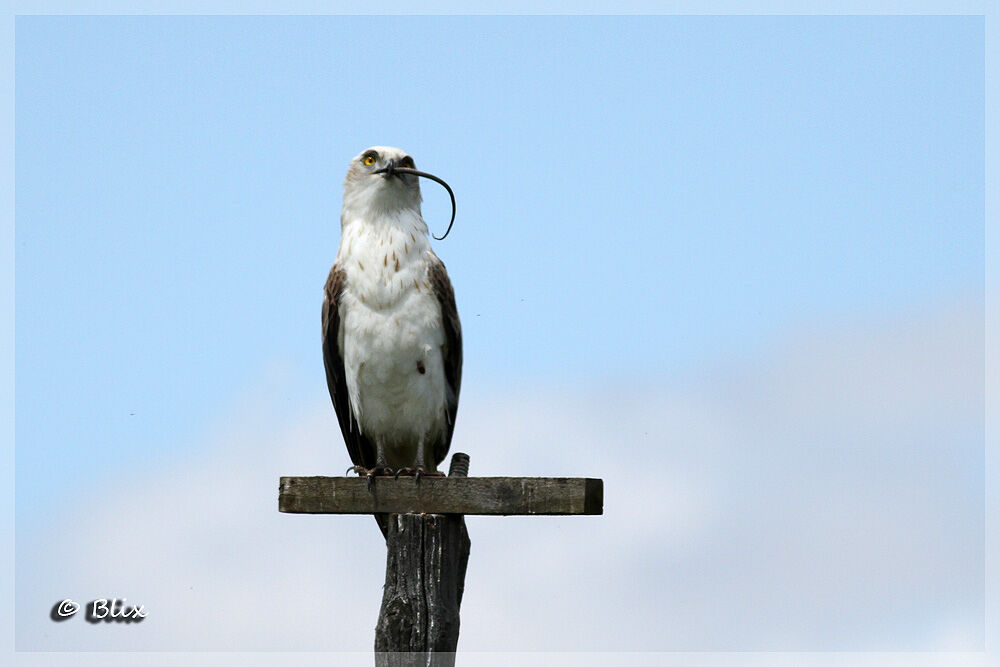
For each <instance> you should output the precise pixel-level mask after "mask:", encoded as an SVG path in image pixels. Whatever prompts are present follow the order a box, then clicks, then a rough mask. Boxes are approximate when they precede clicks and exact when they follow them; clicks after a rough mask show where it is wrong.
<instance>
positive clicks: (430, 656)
mask: <svg viewBox="0 0 1000 667" xmlns="http://www.w3.org/2000/svg"><path fill="white" fill-rule="evenodd" d="M460 457H464V465H463V464H462V460H461V459H460ZM468 459H469V457H468V456H467V455H465V454H460V453H459V454H455V456H454V457H452V461H451V471H450V472H449V473H448V476H449V477H464V476H465V473H466V472H467V471H468ZM421 483H422V482H421ZM377 484H378V483H377V482H376V485H377ZM469 547H470V542H469V533H468V531H467V530H466V528H465V517H464V516H463V515H461V514H411V513H406V514H390V515H389V534H388V538H387V541H386V551H387V553H386V564H385V587H384V589H383V593H382V608H381V610H380V611H379V617H378V624H377V625H376V626H375V664H376V665H377V666H378V667H397V666H399V667H404V666H405V667H409V666H410V665H433V666H435V667H436V666H438V665H440V666H441V667H448V666H450V665H454V664H455V651H456V649H457V648H458V630H459V608H460V606H461V604H462V591H463V590H464V589H465V570H466V566H467V565H468V563H469Z"/></svg>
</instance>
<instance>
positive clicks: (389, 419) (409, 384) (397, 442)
mask: <svg viewBox="0 0 1000 667" xmlns="http://www.w3.org/2000/svg"><path fill="white" fill-rule="evenodd" d="M387 218H388V219H384V220H380V221H378V223H376V224H372V221H371V220H368V221H365V222H361V221H355V220H351V219H349V218H347V217H345V219H344V225H343V230H342V236H341V245H340V250H339V252H338V255H337V257H338V262H339V263H340V264H341V266H342V267H343V269H344V271H345V273H346V278H347V280H346V285H345V289H344V293H343V295H342V297H341V303H340V317H341V325H340V331H339V332H338V344H339V345H340V349H341V350H342V351H343V356H344V371H345V376H346V381H347V391H348V395H349V398H350V406H351V412H352V413H353V414H354V416H355V419H356V420H357V424H358V426H359V427H360V429H361V432H362V433H365V434H366V435H368V436H369V437H371V438H373V439H376V440H381V441H382V442H383V444H384V445H385V446H386V455H387V457H388V458H390V459H392V460H390V461H389V463H390V464H391V465H392V464H393V460H395V461H397V463H396V465H402V464H403V463H399V462H405V465H409V464H410V462H412V460H413V459H412V452H413V451H415V448H416V445H417V442H418V441H419V440H421V439H423V440H424V442H425V443H429V442H430V441H431V440H432V439H433V438H435V437H436V436H437V435H438V434H440V432H441V429H442V428H444V425H445V420H446V406H445V399H446V389H445V376H444V360H443V359H442V357H441V346H442V344H443V343H444V331H443V330H442V327H441V306H440V304H439V303H438V300H437V296H436V295H435V294H434V290H433V289H432V287H431V285H430V282H429V281H428V266H429V263H430V260H431V259H432V258H433V257H434V255H433V251H432V250H431V248H430V244H429V243H428V242H427V237H426V235H425V234H426V231H425V230H426V225H425V224H424V222H423V220H422V219H420V215H419V213H416V212H414V211H411V210H403V211H399V212H396V213H393V214H391V215H389V216H387ZM418 364H419V365H421V366H422V367H423V369H424V372H423V373H420V372H419V370H418ZM427 449H428V450H431V449H432V447H428V448H427ZM407 457H409V459H407Z"/></svg>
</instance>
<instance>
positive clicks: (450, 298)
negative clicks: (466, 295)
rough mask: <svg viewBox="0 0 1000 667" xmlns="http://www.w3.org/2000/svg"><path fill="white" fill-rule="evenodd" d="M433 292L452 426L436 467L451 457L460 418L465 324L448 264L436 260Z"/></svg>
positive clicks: (431, 273) (436, 451)
mask: <svg viewBox="0 0 1000 667" xmlns="http://www.w3.org/2000/svg"><path fill="white" fill-rule="evenodd" d="M428 274H429V278H430V282H431V288H432V289H433V290H434V294H435V296H437V300H438V303H440V304H441V322H442V325H443V326H444V345H442V346H441V356H442V357H443V359H444V379H445V382H446V383H447V387H446V396H445V401H446V402H447V408H446V409H447V410H448V423H447V425H446V426H445V432H444V433H443V434H442V437H441V440H440V441H439V442H438V443H437V444H436V445H435V447H434V461H435V464H438V465H439V464H440V463H441V462H442V461H444V458H445V457H446V456H447V455H448V448H449V447H451V434H452V432H453V431H454V430H455V415H457V414H458V394H459V391H460V390H461V388H462V324H461V322H459V321H458V308H457V307H456V306H455V290H453V289H452V287H451V280H449V279H448V272H447V271H446V270H445V268H444V263H443V262H442V261H441V260H440V259H438V258H437V257H433V258H432V261H431V264H430V268H429V270H428Z"/></svg>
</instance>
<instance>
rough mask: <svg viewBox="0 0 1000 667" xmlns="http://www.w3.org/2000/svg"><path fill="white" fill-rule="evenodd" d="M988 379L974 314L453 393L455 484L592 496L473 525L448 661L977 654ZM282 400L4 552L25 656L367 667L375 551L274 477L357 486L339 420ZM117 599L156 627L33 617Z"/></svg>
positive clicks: (350, 527) (376, 590)
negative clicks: (579, 513)
mask: <svg viewBox="0 0 1000 667" xmlns="http://www.w3.org/2000/svg"><path fill="white" fill-rule="evenodd" d="M983 363H984V359H983V327H982V313H981V310H979V309H978V308H977V304H976V303H975V302H973V303H970V304H966V305H964V306H957V307H955V308H951V309H944V310H938V311H936V312H934V313H932V314H929V315H926V316H921V317H908V318H902V317H901V318H894V319H892V320H886V321H883V322H869V323H864V324H856V325H852V326H846V327H840V328H838V329H833V330H832V329H830V328H827V329H826V330H825V331H823V330H816V331H801V332H797V333H796V334H795V335H794V336H790V337H789V338H788V339H786V340H785V341H784V342H781V343H777V344H775V346H774V348H773V349H772V350H771V351H770V352H769V353H768V354H767V355H764V356H763V357H762V358H760V359H756V360H755V361H754V363H752V364H750V363H748V362H746V361H742V362H732V363H731V364H730V365H729V366H728V367H724V368H717V369H716V370H714V371H713V372H710V373H705V374H702V375H700V376H691V377H688V378H686V379H682V380H676V381H664V382H662V383H660V384H659V385H650V384H648V383H647V384H635V385H630V384H629V383H626V382H621V383H619V384H617V385H615V386H607V387H602V388H594V387H591V388H577V389H573V390H555V389H550V390H546V389H530V390H525V391H523V392H521V393H518V394H505V395H488V394H487V393H485V392H483V391H482V390H480V389H478V388H476V387H473V386H469V385H467V386H466V387H465V389H464V391H465V393H464V395H463V405H462V412H461V414H460V418H459V427H458V431H457V432H456V439H455V448H456V449H459V450H463V451H468V452H469V453H470V454H471V455H472V472H473V474H476V475H500V474H505V475H506V474H509V475H559V476H592V477H602V478H603V479H604V481H605V515H604V516H602V517H565V518H554V517H533V518H520V517H509V518H494V517H469V519H468V524H469V531H470V534H471V538H472V555H471V559H470V563H469V571H468V578H467V581H466V594H465V599H464V602H463V610H462V611H463V614H462V638H461V643H460V646H461V648H462V649H463V650H469V651H509V650H555V651H560V650H584V651H591V650H593V651H619V650H802V651H810V650H887V649H888V650H935V649H937V650H978V649H980V648H981V647H982V645H983V641H984V639H983V628H982V612H983V588H982V583H983V568H984V561H983V523H982V520H983V515H982V507H983V493H984V491H983V479H982V461H983V449H982V447H983V440H982V438H983V422H982V420H983V409H984V408H983V392H982V390H983V384H982V378H983V374H982V373H983V370H982V369H983ZM274 384H275V383H265V386H264V387H263V388H262V389H261V390H260V391H259V392H258V393H257V395H255V396H254V397H251V398H248V399H247V400H245V401H244V402H243V403H242V404H241V405H239V406H238V407H237V408H235V409H234V411H233V413H232V414H231V415H229V416H228V418H226V419H224V420H221V421H220V423H219V426H218V428H217V429H216V430H215V432H214V433H212V434H211V435H209V436H206V441H205V443H204V446H203V447H202V448H201V450H200V452H201V453H200V454H198V455H195V456H191V457H188V458H185V459H184V460H177V461H174V462H172V463H171V464H169V465H163V466H160V467H159V468H158V469H156V470H150V471H145V472H136V473H134V474H132V475H129V476H128V479H127V480H114V481H113V483H114V484H115V488H116V489H117V490H116V492H115V493H114V495H113V496H110V497H106V498H105V499H103V500H97V501H94V502H89V503H82V504H81V505H80V506H78V507H73V508H64V509H65V511H64V512H63V513H62V514H61V515H60V516H57V517H47V518H44V519H43V518H41V517H40V518H39V521H38V525H37V526H35V527H34V528H33V530H31V531H22V533H24V532H27V533H30V535H29V536H28V537H25V538H23V539H21V541H20V542H19V543H18V545H17V549H18V573H17V574H18V578H17V584H18V590H17V603H18V607H17V647H18V648H19V649H22V650H126V649H127V650H183V651H188V650H235V649H239V650H250V651H257V650H327V651H329V650H334V651H339V650H344V651H361V652H365V651H368V650H369V649H370V647H371V644H372V639H373V628H374V625H375V620H376V617H377V614H378V606H379V602H380V600H379V598H380V595H381V585H382V579H383V573H384V547H383V546H382V544H381V538H380V535H379V533H378V530H377V528H376V526H375V524H374V521H372V520H371V519H370V518H368V517H319V516H295V515H281V514H279V513H278V512H277V480H278V477H279V476H280V475H306V474H342V472H343V468H344V467H346V465H347V463H346V454H345V452H344V451H343V445H342V444H341V442H340V438H339V434H338V432H337V425H336V421H335V419H334V416H333V412H332V409H331V408H330V407H329V406H328V405H327V404H326V403H325V402H324V401H321V400H320V399H319V398H317V401H316V402H315V404H313V405H310V406H307V407H306V408H305V409H304V410H303V412H302V413H301V414H297V415H284V416H283V417H281V418H275V417H274V414H273V412H272V411H270V410H269V409H268V407H267V406H268V405H269V404H270V403H271V401H272V400H273V399H274V397H275V396H277V395H279V394H280V393H281V387H280V386H279V387H275V386H274ZM278 384H280V383H278ZM269 415H270V416H269ZM109 481H111V480H101V482H102V485H101V487H100V489H95V493H96V492H97V491H98V490H102V489H103V490H106V489H107V488H108V487H107V483H108V482H109ZM95 497H96V496H95ZM114 595H117V596H119V597H121V596H125V597H127V598H128V599H129V600H130V601H134V602H141V603H143V604H144V605H145V606H146V608H147V609H148V610H149V618H148V619H147V620H146V621H144V622H143V623H141V624H138V625H131V626H119V625H114V626H107V625H101V626H97V627H94V626H91V625H89V624H87V623H85V622H83V620H82V619H79V618H74V619H71V620H70V621H67V622H63V623H59V624H56V623H53V622H51V621H50V620H49V618H48V611H49V608H50V607H51V605H52V604H53V603H54V602H55V601H57V600H59V599H62V598H63V597H67V596H68V597H73V598H74V599H78V600H80V601H86V600H88V599H91V598H93V597H99V596H114ZM650 664H654V663H650ZM656 664H662V663H656ZM949 664H956V663H949Z"/></svg>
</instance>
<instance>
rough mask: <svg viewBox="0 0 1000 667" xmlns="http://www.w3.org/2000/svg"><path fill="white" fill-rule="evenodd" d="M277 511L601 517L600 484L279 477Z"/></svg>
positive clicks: (542, 479) (577, 479) (521, 479)
mask: <svg viewBox="0 0 1000 667" xmlns="http://www.w3.org/2000/svg"><path fill="white" fill-rule="evenodd" d="M278 509H279V510H280V511H281V512H289V513H298V514H372V513H375V512H384V513H389V514H475V515H503V516H510V515H571V514H590V515H594V514H602V513H603V511H604V482H603V480H600V479H590V478H586V477H423V478H422V479H421V480H420V482H417V481H416V480H414V479H413V478H412V477H401V478H399V479H393V478H391V477H385V478H382V477H380V478H376V481H375V487H374V490H369V488H368V482H367V480H364V479H361V478H358V477H282V478H281V483H280V486H279V491H278Z"/></svg>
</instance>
